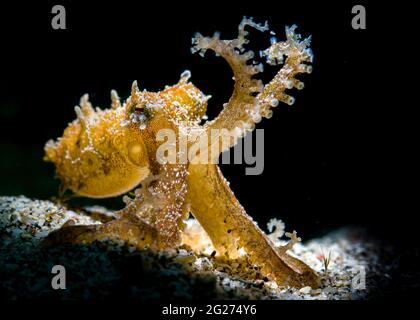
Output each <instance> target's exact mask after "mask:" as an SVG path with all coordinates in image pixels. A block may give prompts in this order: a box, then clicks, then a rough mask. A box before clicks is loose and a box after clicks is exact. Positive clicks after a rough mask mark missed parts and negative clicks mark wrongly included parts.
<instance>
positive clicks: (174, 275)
mask: <svg viewBox="0 0 420 320" xmlns="http://www.w3.org/2000/svg"><path fill="white" fill-rule="evenodd" d="M112 216H113V212H111V211H108V210H106V209H104V208H99V207H91V208H86V209H83V210H78V212H77V213H76V212H75V211H72V210H69V209H67V208H66V207H64V206H62V205H59V204H56V203H54V202H51V201H43V200H33V199H28V198H26V197H24V196H19V197H0V295H1V296H3V297H6V298H8V299H20V298H42V299H44V298H45V299H50V298H54V299H56V298H57V297H58V298H62V299H106V298H112V297H118V298H135V299H145V300H148V299H165V298H166V299H190V300H191V299H283V300H284V299H286V300H303V299H304V300H349V299H368V298H371V297H378V296H380V295H383V294H384V292H386V290H385V291H384V288H386V287H387V284H389V283H390V282H391V281H392V274H393V271H394V269H395V268H396V266H395V265H394V264H391V263H387V262H386V261H387V258H386V257H388V256H389V255H390V254H391V253H390V250H391V248H388V247H386V246H383V245H379V244H378V243H377V242H376V241H371V240H368V239H367V238H366V236H365V234H364V232H363V230H360V229H342V230H339V231H337V232H333V233H330V234H327V235H325V236H324V237H321V238H317V239H312V240H310V241H308V242H305V243H303V244H302V243H298V244H297V245H295V246H294V247H293V249H292V250H291V251H290V254H292V255H294V256H296V257H298V258H299V259H301V260H302V261H304V262H306V263H307V264H308V265H310V266H311V267H312V268H313V269H314V270H316V271H317V272H318V273H319V274H320V275H321V277H322V287H321V288H319V289H312V288H310V287H305V288H301V289H300V290H298V289H294V288H279V287H278V286H277V285H276V283H275V282H273V281H270V280H269V279H268V278H266V277H264V275H262V274H261V273H260V270H259V268H258V267H257V266H253V265H251V264H250V263H249V262H248V260H247V258H246V256H244V257H242V258H240V259H238V260H227V259H224V258H222V257H219V256H217V255H214V252H213V254H212V252H211V251H212V250H207V252H206V251H205V250H203V251H202V252H197V251H196V250H194V251H193V250H191V248H189V247H187V246H181V247H180V248H179V249H176V250H170V251H160V252H157V251H154V250H152V249H143V250H139V249H137V248H134V247H131V246H129V245H127V244H125V243H124V242H121V241H112V240H106V241H102V242H99V241H98V242H95V243H92V244H79V245H75V244H64V245H57V246H54V247H45V246H43V245H42V243H41V242H42V239H43V238H44V237H46V236H47V235H48V233H49V232H51V231H52V230H56V229H58V228H60V227H61V226H62V225H63V224H64V223H65V222H66V221H68V220H69V219H72V220H74V221H75V223H76V224H93V223H96V224H97V223H102V222H101V220H102V221H104V220H109V219H112ZM187 226H188V227H187V228H190V229H191V230H192V229H194V228H195V229H197V228H198V227H199V225H198V224H197V223H196V222H195V220H193V219H191V220H190V221H189V222H188V223H187ZM283 243H286V241H282V240H279V241H278V243H277V244H278V245H281V244H283ZM328 256H330V258H331V259H330V263H329V265H328V269H327V272H325V265H324V258H325V257H328ZM384 261H385V262H384ZM54 265H62V266H64V267H65V268H66V289H65V290H54V289H52V287H51V280H52V278H53V277H54V274H52V273H51V270H52V267H53V266H54Z"/></svg>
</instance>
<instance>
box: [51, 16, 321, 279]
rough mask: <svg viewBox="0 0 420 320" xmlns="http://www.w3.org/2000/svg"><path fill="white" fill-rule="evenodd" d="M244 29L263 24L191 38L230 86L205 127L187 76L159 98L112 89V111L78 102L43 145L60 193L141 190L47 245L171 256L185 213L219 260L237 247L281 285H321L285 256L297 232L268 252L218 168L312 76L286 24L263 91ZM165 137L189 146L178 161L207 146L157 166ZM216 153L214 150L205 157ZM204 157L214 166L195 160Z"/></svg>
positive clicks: (303, 47) (304, 50) (268, 244)
mask: <svg viewBox="0 0 420 320" xmlns="http://www.w3.org/2000/svg"><path fill="white" fill-rule="evenodd" d="M246 26H250V27H253V28H256V29H257V30H259V31H262V32H264V31H267V30H268V26H267V23H266V24H265V25H260V24H257V23H255V22H254V21H253V20H252V19H247V18H244V19H243V20H242V22H241V23H240V25H239V27H238V30H239V33H238V38H236V39H233V40H222V39H220V38H219V34H218V33H215V34H214V35H213V37H203V36H202V35H200V34H196V35H195V37H194V38H193V44H194V46H193V48H192V52H199V53H200V54H201V55H204V53H205V52H206V51H207V50H213V51H214V52H215V53H216V54H217V55H220V56H221V57H223V58H224V59H225V60H226V61H227V62H228V63H229V65H230V67H231V68H232V70H233V75H234V79H235V86H234V90H233V94H232V97H231V98H230V100H229V101H228V102H227V103H226V104H224V106H223V110H222V111H221V112H220V114H219V115H218V116H217V117H216V118H215V119H214V120H211V121H207V122H205V123H204V124H203V125H201V124H200V123H201V121H202V120H203V118H205V113H206V108H207V100H208V99H209V96H206V95H204V94H203V93H202V92H201V91H200V90H199V89H197V88H196V87H195V86H194V85H193V84H192V83H191V82H189V77H190V73H189V71H186V72H184V73H183V74H182V75H181V79H180V81H179V82H178V83H177V84H175V85H173V86H171V87H166V88H165V89H164V90H162V91H160V92H147V91H145V90H144V91H140V90H139V89H138V86H137V83H136V82H134V83H133V86H132V92H131V95H130V97H129V98H128V99H127V100H126V101H125V102H124V103H121V102H120V99H119V97H118V95H117V93H116V92H115V91H111V99H112V104H111V108H109V109H105V110H101V109H99V108H96V109H94V108H93V107H92V105H91V103H90V102H89V100H88V96H87V95H84V96H83V97H82V98H81V101H80V106H76V107H75V111H76V114H77V119H75V120H74V121H73V122H71V123H70V124H69V126H68V127H67V128H66V129H65V130H64V133H63V136H62V137H61V138H59V139H58V140H57V141H55V142H54V141H52V140H50V141H49V142H47V144H46V146H45V153H46V155H45V160H46V161H51V162H53V163H54V164H55V166H56V172H57V175H58V176H59V178H60V179H61V181H62V185H63V188H64V189H69V190H71V191H72V192H73V193H74V194H76V195H79V196H85V197H91V198H104V197H113V196H117V195H121V194H124V193H126V192H128V191H130V190H132V189H133V188H135V187H136V186H138V185H139V184H141V187H140V188H138V189H136V190H135V192H134V194H135V195H134V196H133V198H129V197H128V196H125V197H124V202H125V203H126V207H125V208H124V209H122V210H120V211H119V212H118V213H117V219H115V220H113V221H110V222H107V223H104V224H101V225H89V226H71V225H70V224H66V225H65V226H63V227H62V228H61V229H59V230H57V231H55V232H52V233H50V235H49V236H48V238H47V242H50V243H61V242H71V243H89V242H93V241H95V240H101V239H105V238H113V239H120V240H123V241H126V242H128V243H130V244H132V245H135V246H137V247H140V248H142V247H145V246H150V247H155V248H157V249H168V248H175V247H177V246H179V245H181V243H182V239H183V238H182V232H183V230H184V228H185V223H184V221H185V220H186V219H187V218H188V215H189V214H190V213H191V214H192V215H193V216H194V217H195V218H196V219H197V221H198V222H199V223H200V224H201V226H202V227H203V228H204V230H205V232H206V233H207V235H208V236H209V238H210V239H211V242H212V244H213V245H214V247H215V248H216V250H217V252H218V254H221V255H225V256H227V257H232V258H235V257H238V255H239V252H238V251H239V250H240V249H241V248H242V249H243V250H245V252H246V254H247V255H248V257H249V260H250V261H251V262H252V263H253V264H255V265H258V266H260V267H261V270H262V272H263V273H264V274H265V275H266V276H267V277H268V278H270V279H273V280H275V281H276V282H277V284H278V285H280V286H293V287H304V286H311V287H317V286H319V277H318V275H317V274H316V273H315V272H314V271H313V270H312V269H311V268H310V267H309V266H307V265H306V264H305V263H303V262H302V261H300V260H298V259H297V258H294V257H292V256H290V255H289V254H287V252H286V251H287V250H289V249H290V248H291V247H292V246H293V244H294V243H296V242H297V241H300V239H299V238H298V237H297V236H296V233H295V232H294V233H293V234H288V235H289V237H290V238H291V241H290V242H289V243H288V244H287V245H286V246H283V247H277V246H275V244H274V243H273V242H272V241H271V240H270V239H269V238H268V237H267V236H266V235H265V233H264V232H263V231H262V230H261V229H260V228H259V227H258V226H257V224H256V223H255V222H254V221H253V220H252V218H251V217H250V216H248V215H247V214H246V212H245V210H244V209H243V207H242V206H241V205H240V203H239V202H238V200H237V199H236V198H235V196H234V194H233V192H232V191H231V189H230V188H229V184H228V182H227V181H226V180H225V178H224V177H223V175H222V173H221V171H220V169H219V167H218V166H217V161H215V160H216V159H218V157H219V155H220V153H221V152H223V151H225V150H226V149H228V148H230V147H232V146H234V145H235V144H236V142H237V140H238V139H240V138H241V137H243V136H244V135H245V134H246V133H247V132H250V131H252V130H253V129H254V128H255V124H256V123H259V122H260V121H261V118H262V117H265V118H270V117H271V116H272V110H271V109H272V108H275V107H277V106H278V104H279V102H284V103H286V104H289V105H291V104H293V102H294V98H293V97H291V96H289V95H288V94H287V93H286V92H285V91H286V90H287V89H292V88H297V89H302V88H303V83H302V82H301V81H299V80H297V79H296V78H295V76H296V75H297V74H300V73H310V72H311V70H312V67H311V66H310V65H309V63H311V62H312V52H311V50H310V48H309V43H310V38H307V39H304V40H301V39H300V35H298V34H296V33H295V28H296V26H292V27H290V28H287V27H286V40H285V41H282V42H277V41H276V40H275V39H274V38H273V39H272V41H271V42H272V44H271V46H270V47H269V48H268V49H267V50H265V51H263V52H261V56H262V57H265V58H266V59H267V62H268V63H269V64H272V65H277V64H282V68H281V69H280V70H279V71H278V73H277V74H276V75H275V76H274V78H273V79H272V80H271V81H270V82H269V83H268V84H266V85H264V84H263V83H262V81H261V80H258V79H255V78H254V76H255V75H256V74H258V73H259V72H261V71H262V70H263V65H262V64H256V63H255V62H254V61H252V59H253V57H254V53H253V52H252V51H245V49H244V47H243V46H244V45H245V44H247V43H248V40H247V39H246V36H247V34H248V32H247V31H245V27H246ZM285 57H286V58H285ZM284 58H285V59H284ZM162 129H167V130H171V131H172V132H174V133H175V135H176V138H177V139H178V141H181V140H182V141H187V143H186V144H185V145H186V150H177V152H176V155H175V157H176V158H177V159H178V160H179V158H180V157H181V156H182V154H183V153H185V152H190V151H191V149H192V148H193V147H194V145H196V142H197V141H206V144H205V145H204V148H200V149H199V150H198V152H197V148H195V149H194V156H193V157H192V158H191V157H188V159H189V160H188V161H186V162H185V161H184V162H182V161H179V162H175V163H173V162H168V161H166V162H165V161H161V160H162V159H160V158H161V157H162V154H160V153H161V152H160V151H159V147H160V146H161V145H162V143H163V139H162V135H161V132H162V131H161V130H162ZM215 129H219V130H215ZM213 132H216V133H218V135H219V136H218V137H216V138H217V139H212V140H211V141H210V142H209V140H208V139H207V140H206V139H204V140H200V139H201V138H203V137H204V136H208V135H210V134H211V133H213ZM226 135H228V136H229V139H225V138H226ZM214 141H216V142H214ZM201 146H202V144H201ZM215 147H218V149H216V150H218V151H217V152H216V153H209V151H210V150H213V149H215ZM190 153H191V152H190ZM159 154H160V155H159ZM202 157H205V158H207V159H208V157H210V158H211V159H210V160H211V161H208V162H202V161H197V159H202Z"/></svg>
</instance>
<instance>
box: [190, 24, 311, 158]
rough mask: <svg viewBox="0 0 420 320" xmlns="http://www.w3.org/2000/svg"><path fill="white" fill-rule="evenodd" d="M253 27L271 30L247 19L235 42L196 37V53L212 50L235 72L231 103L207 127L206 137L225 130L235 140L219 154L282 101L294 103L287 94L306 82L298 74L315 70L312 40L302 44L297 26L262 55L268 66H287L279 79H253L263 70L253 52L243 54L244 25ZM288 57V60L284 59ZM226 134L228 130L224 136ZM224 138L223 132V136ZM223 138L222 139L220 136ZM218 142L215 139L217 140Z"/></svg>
mask: <svg viewBox="0 0 420 320" xmlns="http://www.w3.org/2000/svg"><path fill="white" fill-rule="evenodd" d="M247 25H249V26H252V27H254V28H256V29H258V30H260V31H266V30H268V26H267V24H266V25H264V26H262V25H259V24H257V23H255V22H253V21H252V20H251V19H247V18H244V19H243V21H242V22H241V24H240V25H239V35H238V38H237V39H234V40H221V39H220V38H219V34H218V33H216V34H215V35H213V37H203V36H202V35H201V34H197V35H196V36H195V38H194V39H193V43H194V44H195V46H194V47H193V48H192V51H193V52H197V51H198V52H200V54H201V55H203V54H204V53H205V52H206V51H207V50H209V49H210V50H213V51H214V52H215V53H216V54H217V55H220V56H222V57H223V58H224V59H225V60H226V61H227V62H228V63H229V65H230V67H231V68H232V70H233V75H234V80H235V86H234V90H233V93H232V96H231V98H230V100H229V101H228V102H227V103H226V104H224V106H223V110H222V111H221V112H220V114H219V115H218V116H217V117H216V118H215V119H214V120H212V121H209V122H207V123H206V124H205V125H204V128H205V134H207V135H208V136H209V134H210V131H211V130H212V129H219V130H222V129H225V130H227V131H228V133H229V134H230V136H231V137H232V138H233V139H231V140H230V141H229V142H228V143H224V144H223V147H222V148H221V150H220V152H223V151H225V150H227V149H228V148H230V147H232V146H233V145H234V144H236V141H237V139H238V138H241V137H243V136H244V135H245V134H246V132H248V131H252V130H253V129H254V128H255V124H256V123H259V122H260V121H261V118H262V117H266V118H271V116H272V111H271V110H270V109H271V108H272V107H276V106H277V105H278V104H279V101H282V102H285V103H287V104H289V105H291V104H293V102H294V98H293V97H291V96H289V95H288V94H286V93H285V91H286V90H287V89H292V88H294V87H295V88H297V89H302V88H303V83H302V82H300V81H299V80H297V79H295V76H296V75H297V74H299V73H310V72H311V71H312V67H311V66H310V65H308V64H306V63H310V62H312V59H313V57H312V52H311V50H310V48H308V46H309V44H310V38H307V39H305V40H303V41H301V40H300V35H298V34H296V33H295V29H296V26H292V27H290V28H288V27H286V37H287V39H286V41H284V42H276V41H275V39H274V38H273V40H272V45H271V46H270V47H269V48H268V49H267V50H265V51H264V52H262V55H263V56H266V58H267V62H268V63H269V64H282V63H283V62H284V65H283V66H282V68H281V69H280V70H279V72H278V73H277V74H276V76H275V77H274V78H273V79H272V80H271V81H270V82H269V83H268V84H267V85H265V86H264V85H263V83H262V81H261V80H257V79H254V78H253V77H254V76H255V75H256V74H258V73H259V72H262V71H263V65H262V64H255V63H254V62H253V63H252V64H250V62H251V61H252V58H253V57H254V53H253V51H247V52H244V48H243V45H244V44H246V43H247V42H248V40H246V38H245V36H246V35H247V32H246V31H245V30H244V28H245V26H247ZM284 56H287V58H286V60H284V59H283V57H284ZM224 134H225V135H226V131H225V133H224ZM221 135H223V133H221ZM221 138H223V137H221ZM214 141H216V140H214Z"/></svg>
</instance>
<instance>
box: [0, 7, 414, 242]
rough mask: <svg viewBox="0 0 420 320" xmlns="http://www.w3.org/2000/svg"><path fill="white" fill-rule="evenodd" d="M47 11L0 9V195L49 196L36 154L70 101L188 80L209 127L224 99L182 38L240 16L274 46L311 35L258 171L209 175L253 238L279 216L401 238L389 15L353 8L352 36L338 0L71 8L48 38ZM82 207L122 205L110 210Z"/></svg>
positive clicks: (58, 129) (212, 68)
mask: <svg viewBox="0 0 420 320" xmlns="http://www.w3.org/2000/svg"><path fill="white" fill-rule="evenodd" d="M54 4H59V3H58V2H54V3H51V2H50V3H48V2H46V3H43V4H32V5H28V4H23V3H18V4H14V5H10V4H9V5H8V6H5V4H3V3H2V4H1V29H0V32H1V40H2V42H1V54H2V59H1V77H0V81H1V86H0V97H1V99H0V115H1V118H0V150H1V160H0V181H1V182H0V194H2V195H18V194H24V195H26V196H29V197H39V198H44V199H47V198H51V197H53V196H56V195H57V188H58V180H56V179H54V168H53V166H52V165H51V164H47V163H44V162H43V161H42V155H43V145H44V143H45V142H46V141H47V140H48V139H50V138H56V137H58V136H60V135H61V134H62V131H63V129H64V128H65V127H66V125H67V123H68V122H70V121H71V120H73V119H74V118H75V114H74V110H73V106H74V105H76V104H77V103H78V100H79V98H80V96H81V95H83V94H84V93H89V95H90V97H91V101H92V102H93V104H94V105H95V106H101V107H107V106H109V103H110V99H109V92H110V90H111V89H116V90H117V91H118V93H119V95H120V96H121V97H123V98H126V97H128V95H129V91H130V87H131V83H132V81H133V80H138V82H139V86H140V88H141V89H143V88H146V89H148V90H160V89H162V88H163V87H164V86H165V85H167V84H169V85H171V84H174V83H176V82H177V81H178V79H179V75H180V74H181V72H182V71H184V70H185V69H189V70H191V72H192V78H191V80H192V82H193V83H194V84H195V85H196V86H197V87H198V88H200V89H201V90H202V91H203V92H204V93H205V94H211V95H212V96H213V98H212V99H211V100H210V104H209V108H208V114H209V116H210V118H212V117H214V116H215V115H217V114H218V112H220V110H221V105H222V103H223V102H225V101H227V99H228V98H229V96H230V93H231V91H232V85H233V82H232V80H231V71H230V70H229V68H228V66H227V64H226V62H224V61H223V60H222V59H220V58H217V57H215V56H214V55H213V54H209V53H207V54H206V58H205V59H203V58H201V57H200V56H198V55H192V54H191V53H190V45H191V37H192V36H193V34H194V32H196V31H199V32H201V33H202V34H204V35H212V34H213V32H214V31H220V32H221V36H222V38H227V39H231V38H233V37H235V36H236V33H237V26H238V24H239V22H240V21H241V19H242V16H243V15H246V16H253V17H254V18H255V20H256V21H260V22H263V21H265V20H268V22H269V24H270V29H271V30H274V31H276V33H277V36H278V38H279V39H284V26H285V25H291V24H297V25H298V32H299V33H301V34H302V35H304V36H307V35H310V34H311V35H312V48H313V51H314V55H315V61H314V72H313V73H312V74H311V75H304V76H302V77H301V79H302V80H304V82H305V85H306V87H305V89H304V90H303V91H300V92H298V91H293V92H292V95H293V96H295V98H296V103H295V104H294V105H293V106H292V107H289V106H287V105H280V106H279V107H278V108H276V109H275V110H274V116H273V118H272V119H270V120H266V119H265V120H263V121H262V123H260V124H259V126H258V128H264V129H265V168H264V172H263V174H262V175H259V176H246V175H245V166H243V165H223V166H222V171H223V172H224V173H225V175H226V177H227V179H228V180H229V181H230V182H231V187H232V189H233V190H234V192H235V194H236V196H237V197H238V198H239V200H240V202H241V203H242V205H243V206H244V207H245V208H246V210H247V212H248V213H249V214H250V215H251V216H252V217H253V218H254V219H255V220H257V221H258V222H259V224H260V225H261V226H262V227H265V224H266V222H267V221H268V220H269V219H270V218H272V217H277V218H280V219H282V220H283V221H285V223H286V228H287V229H288V230H292V229H296V230H297V231H298V233H299V234H300V235H301V236H302V237H303V238H304V239H308V238H311V237H314V236H318V235H322V234H324V233H325V232H328V231H330V230H333V229H336V228H339V227H342V226H348V225H359V226H363V227H366V228H368V229H369V231H370V232H371V233H372V234H374V235H377V236H379V237H383V238H388V239H392V240H395V241H398V240H400V239H401V237H402V235H407V234H409V232H410V231H411V230H415V228H416V226H415V224H413V223H412V221H411V219H412V216H414V215H415V209H414V208H411V207H410V206H409V204H410V203H411V202H414V198H413V197H412V195H414V192H413V191H411V192H410V193H407V192H405V190H406V189H411V188H408V187H407V186H406V184H405V183H402V182H401V178H404V177H406V176H407V175H410V172H406V171H409V170H407V167H406V164H402V163H403V161H401V159H402V158H403V157H404V152H405V151H404V149H405V146H404V144H405V143H406V140H404V139H401V137H402V135H401V130H406V129H409V128H407V126H403V125H402V124H401V121H400V120H401V119H402V118H403V117H404V116H405V112H406V111H407V109H406V108H407V107H406V106H407V105H406V104H404V103H403V101H402V99H403V97H402V94H401V93H400V92H399V91H398V90H396V87H397V88H398V86H405V85H406V83H407V82H408V80H407V79H405V78H404V77H403V76H401V75H400V77H397V78H395V77H394V76H391V74H390V70H391V71H392V70H394V71H395V69H394V68H397V71H398V67H399V66H398V65H396V66H395V64H393V63H392V59H394V58H395V56H398V52H397V51H396V50H393V48H394V47H395V42H398V37H399V36H398V34H399V33H400V31H401V30H399V29H398V28H397V27H395V26H394V25H393V21H394V20H393V18H395V16H396V15H398V14H397V13H396V11H395V7H393V8H389V7H386V6H380V5H378V4H376V5H375V4H373V3H370V2H369V3H366V2H364V4H365V6H366V9H367V29H366V30H353V29H352V28H351V19H352V14H351V8H352V6H353V5H355V4H359V2H357V3H356V2H351V1H350V2H347V3H340V4H337V3H336V4H330V3H327V2H322V3H317V4H313V2H309V1H308V2H307V3H305V2H302V1H293V2H292V1H270V2H265V1H260V2H255V3H253V4H245V3H244V2H241V3H229V5H228V4H227V3H226V2H199V1H195V2H191V3H184V2H182V3H181V2H171V3H170V4H166V3H161V2H153V3H150V2H148V3H144V2H141V1H132V2H122V1H118V2H114V3H112V4H108V3H102V2H98V3H90V4H87V3H82V2H80V3H78V4H76V3H74V2H72V3H70V4H67V5H66V4H64V3H62V4H64V5H65V8H66V11H67V30H53V29H52V28H51V19H52V16H53V15H52V14H51V8H52V6H53V5H54ZM250 40H251V48H254V49H257V50H258V49H265V48H266V47H267V46H268V44H269V36H268V35H266V34H265V35H261V34H259V33H258V32H251V34H250ZM408 47H409V46H408ZM405 48H407V45H405ZM407 63H411V62H408V61H407ZM267 71H268V74H272V72H273V70H271V69H268V70H267ZM270 72H271V73H270ZM267 79H268V78H267ZM394 100H396V101H397V102H399V103H394V102H393V101H394ZM407 144H408V143H407ZM412 190H413V189H412ZM95 203H99V204H105V205H108V206H111V207H114V208H119V207H121V206H122V202H121V201H120V199H111V200H106V201H96V200H95Z"/></svg>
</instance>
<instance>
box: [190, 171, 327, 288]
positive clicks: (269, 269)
mask: <svg viewBox="0 0 420 320" xmlns="http://www.w3.org/2000/svg"><path fill="white" fill-rule="evenodd" d="M189 181H190V183H189V188H188V195H189V198H190V199H191V209H192V212H193V213H194V216H195V217H196V218H197V220H198V221H199V222H200V224H201V225H202V226H203V228H204V230H206V232H207V234H208V235H209V237H210V238H211V239H212V243H213V245H214V246H215V247H216V249H218V251H219V252H220V253H222V254H223V253H225V254H227V255H228V256H229V257H231V258H235V257H237V255H238V249H239V248H244V249H245V251H246V252H247V253H248V256H249V259H250V260H251V261H252V262H253V263H254V264H256V265H259V266H261V270H262V272H263V273H264V274H266V275H267V276H269V277H270V278H272V279H274V280H275V281H276V282H277V283H278V284H279V285H283V286H286V285H289V286H293V287H303V286H311V287H318V286H319V278H318V276H317V275H316V273H315V272H314V271H313V270H312V269H311V268H309V267H308V266H307V265H306V264H304V263H303V262H301V261H300V260H298V259H295V258H293V257H291V256H289V255H288V254H287V253H286V250H287V249H290V248H291V246H292V245H293V243H294V242H295V241H297V240H296V238H292V243H289V245H288V246H285V247H281V248H277V247H275V245H274V244H273V243H272V242H271V241H270V240H269V239H268V238H267V236H266V235H265V234H264V233H263V232H262V231H261V229H260V228H258V226H257V225H256V223H255V222H254V221H253V220H252V218H251V217H250V216H248V215H247V214H246V212H245V210H244V208H243V207H242V206H241V205H240V203H239V202H238V200H237V199H236V197H235V195H234V194H233V192H232V190H231V189H230V188H229V186H228V183H227V181H226V179H225V178H224V177H223V175H222V173H221V172H220V169H219V168H218V167H217V166H216V165H200V164H191V165H190V167H189ZM293 236H295V234H294V235H293Z"/></svg>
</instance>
